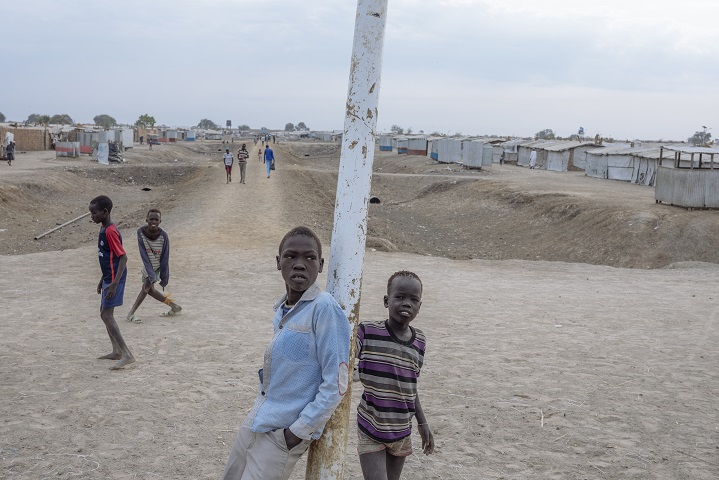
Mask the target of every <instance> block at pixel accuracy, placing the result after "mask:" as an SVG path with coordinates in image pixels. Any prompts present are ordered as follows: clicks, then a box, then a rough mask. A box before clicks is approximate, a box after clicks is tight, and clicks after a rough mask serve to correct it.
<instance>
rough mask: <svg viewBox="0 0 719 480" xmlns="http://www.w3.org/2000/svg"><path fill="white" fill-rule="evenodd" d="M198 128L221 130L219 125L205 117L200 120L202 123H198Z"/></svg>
mask: <svg viewBox="0 0 719 480" xmlns="http://www.w3.org/2000/svg"><path fill="white" fill-rule="evenodd" d="M197 128H201V129H203V130H219V129H220V127H218V126H217V124H216V123H215V122H213V121H212V120H209V119H207V118H203V119H202V120H200V123H198V124H197Z"/></svg>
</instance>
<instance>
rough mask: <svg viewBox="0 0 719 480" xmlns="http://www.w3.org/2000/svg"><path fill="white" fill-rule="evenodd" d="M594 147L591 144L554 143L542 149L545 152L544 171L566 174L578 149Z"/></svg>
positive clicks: (573, 142) (575, 142) (574, 142)
mask: <svg viewBox="0 0 719 480" xmlns="http://www.w3.org/2000/svg"><path fill="white" fill-rule="evenodd" d="M590 145H591V146H594V143H593V142H577V141H560V140H558V141H556V142H555V143H554V144H552V145H547V146H544V147H538V148H542V149H543V150H546V151H547V163H546V169H547V170H551V171H554V172H566V171H568V170H569V169H570V167H573V164H574V155H575V153H576V152H575V151H576V150H577V149H578V148H580V147H589V146H590Z"/></svg>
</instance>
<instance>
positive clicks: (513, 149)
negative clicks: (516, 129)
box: [500, 138, 526, 163]
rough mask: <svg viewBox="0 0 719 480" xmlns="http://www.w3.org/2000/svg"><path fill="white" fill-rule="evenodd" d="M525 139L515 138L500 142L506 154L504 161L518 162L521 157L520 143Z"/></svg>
mask: <svg viewBox="0 0 719 480" xmlns="http://www.w3.org/2000/svg"><path fill="white" fill-rule="evenodd" d="M525 141H526V140H522V139H520V138H515V139H514V140H509V141H506V142H502V143H501V144H500V146H501V148H502V155H504V163H517V160H518V158H519V150H518V148H519V145H521V144H522V143H523V142H525Z"/></svg>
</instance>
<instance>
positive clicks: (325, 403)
mask: <svg viewBox="0 0 719 480" xmlns="http://www.w3.org/2000/svg"><path fill="white" fill-rule="evenodd" d="M315 315H316V316H315V318H314V320H313V322H312V323H313V325H314V329H315V343H316V346H317V358H318V360H319V363H320V369H321V370H322V383H321V384H320V385H318V386H315V385H308V386H307V388H316V389H317V394H316V395H315V398H314V400H312V401H311V402H310V403H309V404H307V405H306V406H305V408H304V409H302V411H301V412H300V416H299V418H298V419H297V420H296V421H295V422H294V423H293V424H292V425H290V428H289V430H290V431H291V432H292V433H293V434H294V435H296V436H297V437H299V438H303V439H305V440H309V439H310V438H311V436H312V434H313V433H315V432H316V431H317V430H319V429H321V428H322V427H324V425H325V424H326V423H327V421H328V420H329V419H330V417H331V416H332V413H333V412H334V411H335V408H337V405H338V404H339V403H340V400H342V397H343V396H344V394H345V393H347V388H348V382H349V370H348V366H347V361H348V360H349V355H350V331H351V327H350V323H349V321H347V317H346V316H345V314H344V312H343V311H342V309H341V308H340V307H339V305H337V304H336V303H334V302H333V303H330V304H327V305H323V306H322V307H320V308H318V310H317V312H316V313H315Z"/></svg>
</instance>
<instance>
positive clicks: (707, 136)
mask: <svg viewBox="0 0 719 480" xmlns="http://www.w3.org/2000/svg"><path fill="white" fill-rule="evenodd" d="M711 139H712V134H711V133H709V132H703V131H702V132H696V133H695V134H694V135H692V136H691V137H689V139H688V142H689V143H691V144H692V145H695V146H699V147H703V146H705V145H708V144H709V143H711Z"/></svg>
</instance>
